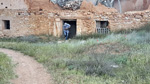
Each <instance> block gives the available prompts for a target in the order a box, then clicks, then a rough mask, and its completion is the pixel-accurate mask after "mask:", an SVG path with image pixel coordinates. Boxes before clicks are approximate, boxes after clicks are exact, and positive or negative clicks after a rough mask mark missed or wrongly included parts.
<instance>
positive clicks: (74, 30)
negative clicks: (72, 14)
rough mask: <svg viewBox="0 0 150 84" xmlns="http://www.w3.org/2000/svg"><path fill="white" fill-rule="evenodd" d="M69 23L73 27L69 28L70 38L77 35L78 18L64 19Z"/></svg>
mask: <svg viewBox="0 0 150 84" xmlns="http://www.w3.org/2000/svg"><path fill="white" fill-rule="evenodd" d="M65 22H66V23H68V24H70V25H71V28H70V29H69V38H73V37H74V36H75V35H76V29H77V28H76V20H64V21H63V24H64V23H65Z"/></svg>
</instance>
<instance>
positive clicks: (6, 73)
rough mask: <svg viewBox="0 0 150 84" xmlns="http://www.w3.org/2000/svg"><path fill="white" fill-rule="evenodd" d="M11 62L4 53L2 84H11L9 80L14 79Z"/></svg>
mask: <svg viewBox="0 0 150 84" xmlns="http://www.w3.org/2000/svg"><path fill="white" fill-rule="evenodd" d="M13 67H14V65H12V63H11V60H10V59H9V58H8V57H7V56H6V55H5V54H3V53H0V84H9V83H10V82H9V80H10V79H12V78H14V76H15V74H14V72H13Z"/></svg>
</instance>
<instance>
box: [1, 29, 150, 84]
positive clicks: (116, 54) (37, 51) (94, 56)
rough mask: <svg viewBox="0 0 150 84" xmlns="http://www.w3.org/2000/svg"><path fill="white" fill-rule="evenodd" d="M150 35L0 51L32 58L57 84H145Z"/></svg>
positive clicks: (14, 45) (19, 45) (149, 77)
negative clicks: (45, 69) (18, 53)
mask: <svg viewBox="0 0 150 84" xmlns="http://www.w3.org/2000/svg"><path fill="white" fill-rule="evenodd" d="M149 35H150V33H149V32H145V31H140V32H139V31H138V32H132V33H129V34H111V35H108V36H106V38H102V39H100V38H97V39H92V38H90V39H87V40H71V41H66V42H62V43H54V42H53V43H28V42H0V47H1V48H9V49H14V50H17V51H20V52H22V53H24V54H27V55H29V56H32V57H34V58H35V59H36V60H37V61H38V62H40V63H43V65H44V66H45V67H46V68H47V69H48V70H49V71H50V73H51V74H52V75H53V77H54V80H55V81H56V83H57V84H149V83H150V66H149V65H150V52H149V51H150V44H149V43H150V37H149Z"/></svg>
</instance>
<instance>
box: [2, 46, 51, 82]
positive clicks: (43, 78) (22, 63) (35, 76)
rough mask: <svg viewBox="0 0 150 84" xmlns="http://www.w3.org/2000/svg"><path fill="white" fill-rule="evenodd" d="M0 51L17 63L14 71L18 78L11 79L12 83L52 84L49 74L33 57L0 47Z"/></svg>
mask: <svg viewBox="0 0 150 84" xmlns="http://www.w3.org/2000/svg"><path fill="white" fill-rule="evenodd" d="M0 52H3V53H5V54H7V55H8V56H9V57H11V58H12V60H13V61H14V62H15V63H17V66H16V68H15V72H16V74H17V75H18V78H16V79H14V80H12V81H11V82H12V83H13V84H53V82H52V79H51V77H50V75H49V74H48V73H47V72H46V70H45V69H44V68H43V66H42V65H41V64H39V63H38V62H36V61H35V60H34V59H33V58H31V57H29V56H25V55H23V54H21V53H19V52H16V51H13V50H9V49H0Z"/></svg>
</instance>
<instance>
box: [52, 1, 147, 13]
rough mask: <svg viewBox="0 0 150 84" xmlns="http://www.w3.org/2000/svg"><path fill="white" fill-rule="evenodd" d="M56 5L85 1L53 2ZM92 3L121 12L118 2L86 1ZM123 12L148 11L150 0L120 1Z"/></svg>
mask: <svg viewBox="0 0 150 84" xmlns="http://www.w3.org/2000/svg"><path fill="white" fill-rule="evenodd" d="M51 1H52V2H54V3H59V2H61V3H62V2H67V1H83V0H51ZM86 1H88V2H91V3H92V4H93V5H98V3H101V4H103V5H105V6H108V7H114V8H115V9H117V10H118V11H120V7H119V3H118V0H86ZM120 2H121V8H122V12H123V13H124V12H127V11H142V10H146V9H148V7H149V5H150V0H120Z"/></svg>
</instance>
